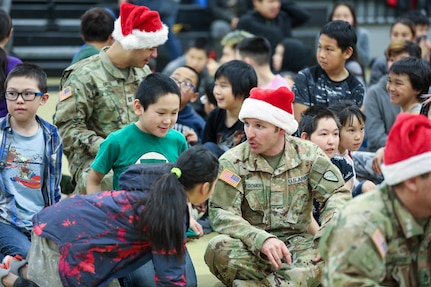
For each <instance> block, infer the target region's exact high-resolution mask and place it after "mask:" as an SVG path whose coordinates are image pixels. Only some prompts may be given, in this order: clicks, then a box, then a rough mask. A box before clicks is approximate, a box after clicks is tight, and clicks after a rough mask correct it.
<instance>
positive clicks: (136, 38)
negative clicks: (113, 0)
mask: <svg viewBox="0 0 431 287" xmlns="http://www.w3.org/2000/svg"><path fill="white" fill-rule="evenodd" d="M168 32H169V29H168V26H166V25H165V24H163V23H162V21H161V20H160V15H159V13H158V12H157V11H152V10H150V9H149V8H148V7H145V6H136V5H133V4H130V3H123V4H121V6H120V17H118V19H117V20H116V21H115V24H114V31H113V32H112V36H113V37H114V39H115V40H116V41H118V42H119V43H120V44H121V46H122V47H123V48H124V49H125V50H134V49H143V48H153V47H157V46H160V45H163V44H164V43H165V42H166V41H167V40H168Z"/></svg>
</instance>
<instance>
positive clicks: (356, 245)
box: [320, 186, 431, 287]
mask: <svg viewBox="0 0 431 287" xmlns="http://www.w3.org/2000/svg"><path fill="white" fill-rule="evenodd" d="M333 223H334V224H333V225H331V226H330V227H329V228H327V229H326V230H325V232H324V233H323V235H322V237H321V241H320V252H321V255H322V257H323V258H324V259H326V260H327V264H326V266H325V268H324V280H323V283H324V285H325V286H402V287H413V286H414V287H416V286H421V287H422V286H423V287H425V286H428V287H429V286H431V222H430V220H429V218H428V220H424V222H422V223H421V222H418V221H416V220H415V219H414V218H413V216H412V215H411V214H410V212H409V211H408V210H407V209H406V208H405V207H404V206H403V204H402V203H401V202H400V201H399V200H398V199H397V198H396V195H395V193H394V192H393V190H391V188H390V187H388V186H382V187H381V188H380V189H379V190H375V191H371V192H368V193H366V194H363V195H361V196H358V197H357V198H355V199H354V200H352V201H351V203H349V204H348V205H346V207H345V208H344V209H343V210H342V212H340V213H339V214H337V216H336V218H334V220H333Z"/></svg>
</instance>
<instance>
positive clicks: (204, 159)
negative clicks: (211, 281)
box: [140, 145, 219, 257]
mask: <svg viewBox="0 0 431 287" xmlns="http://www.w3.org/2000/svg"><path fill="white" fill-rule="evenodd" d="M173 167H177V168H179V169H180V170H181V176H180V177H179V178H178V177H177V175H176V174H174V173H172V172H168V173H165V174H163V175H161V176H160V177H159V178H158V179H157V180H156V181H155V182H154V183H153V185H152V186H151V189H150V198H149V200H148V202H147V203H146V205H145V209H144V211H143V213H142V215H141V218H140V226H141V227H144V229H145V230H146V235H147V237H148V240H149V241H150V242H151V245H152V248H154V250H156V251H162V250H169V249H171V248H172V247H174V248H175V250H176V254H177V256H179V257H181V256H183V255H184V235H185V230H184V214H185V213H186V212H187V210H186V209H185V208H187V195H186V192H187V191H188V190H190V189H192V188H194V187H195V186H196V185H197V184H200V183H205V182H208V183H210V184H215V180H216V178H217V174H218V169H219V163H218V159H217V157H216V156H215V155H214V154H213V153H212V152H210V151H209V150H208V149H206V148H205V147H203V146H201V145H196V146H193V147H191V148H190V149H188V150H187V151H185V152H183V153H182V154H181V155H180V156H179V158H178V159H177V161H176V162H175V163H174V164H173ZM140 230H142V228H140Z"/></svg>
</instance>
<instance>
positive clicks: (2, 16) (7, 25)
mask: <svg viewBox="0 0 431 287" xmlns="http://www.w3.org/2000/svg"><path fill="white" fill-rule="evenodd" d="M11 30H12V19H11V18H10V16H9V14H8V13H7V12H6V11H5V10H4V9H3V8H0V41H3V40H4V39H6V38H7V37H8V36H9V35H10V32H11Z"/></svg>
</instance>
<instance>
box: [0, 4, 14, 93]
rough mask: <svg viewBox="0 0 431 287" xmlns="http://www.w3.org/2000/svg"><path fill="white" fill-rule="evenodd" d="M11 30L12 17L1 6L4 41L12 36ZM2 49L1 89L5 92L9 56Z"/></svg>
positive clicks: (0, 58) (1, 36)
mask: <svg viewBox="0 0 431 287" xmlns="http://www.w3.org/2000/svg"><path fill="white" fill-rule="evenodd" d="M11 30H12V19H11V18H10V16H9V14H8V13H7V12H6V11H5V10H4V9H3V8H0V41H3V40H4V39H6V38H7V37H9V36H10V32H11ZM0 50H1V51H0V91H1V92H3V91H4V90H5V83H4V81H5V79H6V71H7V66H8V58H7V53H6V51H5V50H4V49H2V48H0Z"/></svg>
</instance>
